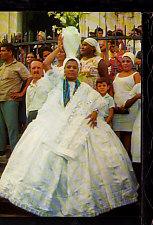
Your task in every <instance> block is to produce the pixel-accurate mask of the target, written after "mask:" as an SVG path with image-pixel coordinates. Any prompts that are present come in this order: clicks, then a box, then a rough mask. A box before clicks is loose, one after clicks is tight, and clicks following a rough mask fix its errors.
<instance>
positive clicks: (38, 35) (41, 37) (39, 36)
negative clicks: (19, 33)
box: [37, 33, 44, 42]
mask: <svg viewBox="0 0 153 225" xmlns="http://www.w3.org/2000/svg"><path fill="white" fill-rule="evenodd" d="M37 41H38V42H42V41H44V39H43V36H42V35H41V33H38V34H37Z"/></svg>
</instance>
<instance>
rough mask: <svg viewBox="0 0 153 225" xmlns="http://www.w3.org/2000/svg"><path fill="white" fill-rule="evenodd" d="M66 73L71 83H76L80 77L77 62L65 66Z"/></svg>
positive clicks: (73, 61)
mask: <svg viewBox="0 0 153 225" xmlns="http://www.w3.org/2000/svg"><path fill="white" fill-rule="evenodd" d="M64 72H65V76H66V78H67V79H68V80H69V81H76V80H77V77H78V63H77V62H76V61H75V60H69V61H68V62H67V63H66V65H65V68H64Z"/></svg>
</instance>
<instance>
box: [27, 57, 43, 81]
mask: <svg viewBox="0 0 153 225" xmlns="http://www.w3.org/2000/svg"><path fill="white" fill-rule="evenodd" d="M30 71H31V75H32V77H33V79H40V78H41V77H42V76H43V63H42V62H39V61H33V62H31V65H30Z"/></svg>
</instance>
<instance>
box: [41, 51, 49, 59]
mask: <svg viewBox="0 0 153 225" xmlns="http://www.w3.org/2000/svg"><path fill="white" fill-rule="evenodd" d="M49 54H50V51H43V60H45V59H46V58H47V56H48V55H49Z"/></svg>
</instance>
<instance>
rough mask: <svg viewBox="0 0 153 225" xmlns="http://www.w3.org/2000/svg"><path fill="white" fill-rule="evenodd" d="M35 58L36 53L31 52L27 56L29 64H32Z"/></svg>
mask: <svg viewBox="0 0 153 225" xmlns="http://www.w3.org/2000/svg"><path fill="white" fill-rule="evenodd" d="M33 60H34V55H33V54H31V53H29V54H28V55H27V57H26V61H27V63H28V64H30V63H31V62H32V61H33Z"/></svg>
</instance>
